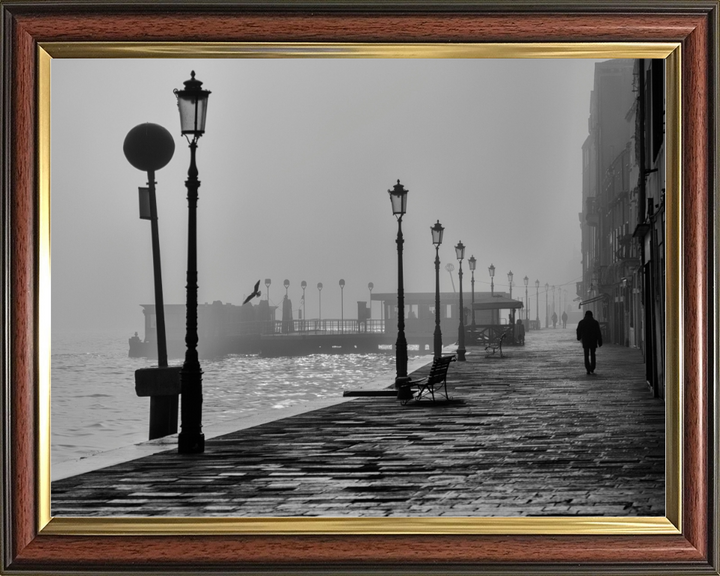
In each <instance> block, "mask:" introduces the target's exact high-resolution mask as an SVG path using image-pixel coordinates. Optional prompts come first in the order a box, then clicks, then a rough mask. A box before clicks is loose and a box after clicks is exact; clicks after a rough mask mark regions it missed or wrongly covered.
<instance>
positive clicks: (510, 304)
mask: <svg viewBox="0 0 720 576" xmlns="http://www.w3.org/2000/svg"><path fill="white" fill-rule="evenodd" d="M522 307H523V303H522V302H521V301H520V300H514V299H513V298H508V297H507V296H503V295H497V296H491V295H489V294H488V295H484V297H482V298H480V299H479V300H478V299H477V295H476V300H475V303H474V304H473V307H472V308H473V310H514V309H516V308H522Z"/></svg>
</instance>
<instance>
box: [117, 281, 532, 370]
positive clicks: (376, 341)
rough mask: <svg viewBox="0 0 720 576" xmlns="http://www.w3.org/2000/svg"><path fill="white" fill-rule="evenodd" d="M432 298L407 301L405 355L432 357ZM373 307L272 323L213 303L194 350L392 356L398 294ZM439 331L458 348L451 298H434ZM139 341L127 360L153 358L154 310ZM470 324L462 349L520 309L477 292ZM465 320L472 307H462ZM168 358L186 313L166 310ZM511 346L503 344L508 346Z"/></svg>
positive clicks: (179, 347)
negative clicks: (376, 312)
mask: <svg viewBox="0 0 720 576" xmlns="http://www.w3.org/2000/svg"><path fill="white" fill-rule="evenodd" d="M435 297H436V295H435V293H434V292H432V293H431V292H427V293H424V292H419V293H409V292H408V293H405V337H406V340H407V343H408V349H409V350H410V352H415V353H417V352H419V353H428V354H431V353H432V349H433V335H434V331H435V325H436V324H435V322H436V314H435ZM371 302H379V305H380V309H381V317H380V318H379V319H377V318H373V319H371V318H370V315H369V313H368V310H369V306H368V303H367V302H366V301H359V302H357V316H356V318H343V319H333V318H298V319H294V318H292V317H288V316H287V315H285V316H284V317H283V319H282V320H276V319H275V316H276V308H277V307H276V306H271V305H270V304H269V302H268V300H261V301H260V302H259V303H258V304H257V305H254V306H251V305H245V306H236V305H234V304H229V303H223V302H220V301H215V302H213V303H212V304H199V305H198V331H199V344H198V348H199V351H200V354H201V356H205V357H207V356H220V355H223V354H262V355H264V356H285V355H301V354H313V353H323V354H324V353H369V352H392V351H393V350H394V344H395V340H396V337H397V294H395V293H371ZM440 302H441V304H440V327H441V330H442V334H443V339H444V342H443V343H444V344H445V345H447V344H452V343H454V342H455V341H456V335H457V325H458V318H459V316H458V315H459V308H460V302H459V297H458V294H456V293H452V292H450V293H442V294H440ZM142 308H143V313H144V316H145V340H144V341H139V340H138V341H134V342H133V343H131V347H130V355H131V356H152V355H153V354H156V353H157V352H156V349H157V348H156V346H157V345H156V343H155V336H154V332H155V331H154V326H155V306H154V305H152V304H144V305H142ZM472 308H473V309H474V310H475V318H476V324H475V326H474V327H471V326H470V325H469V324H470V322H469V321H466V322H465V325H466V326H467V331H466V334H467V336H466V337H467V338H468V341H470V340H475V339H477V338H481V339H482V338H484V337H487V335H495V334H498V333H500V332H502V331H504V330H505V329H507V328H508V326H509V322H510V319H511V312H512V311H514V310H517V309H519V308H522V302H521V301H519V300H513V299H512V298H510V297H509V296H508V295H507V294H505V293H502V292H494V293H492V294H491V293H490V292H476V293H475V301H474V303H473V304H472ZM464 314H465V316H466V317H468V318H469V317H470V315H471V310H470V305H468V306H466V307H464ZM165 318H166V325H167V330H168V350H169V353H170V354H171V355H177V354H180V353H182V351H183V350H184V343H183V334H184V328H185V307H184V305H181V304H171V305H165ZM512 344H513V342H512V341H511V340H508V345H512Z"/></svg>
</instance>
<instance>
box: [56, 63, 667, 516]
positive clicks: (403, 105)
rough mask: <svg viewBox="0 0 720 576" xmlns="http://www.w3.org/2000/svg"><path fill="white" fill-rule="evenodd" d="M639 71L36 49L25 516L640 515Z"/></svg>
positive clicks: (650, 158)
mask: <svg viewBox="0 0 720 576" xmlns="http://www.w3.org/2000/svg"><path fill="white" fill-rule="evenodd" d="M665 79H666V72H665V63H664V61H663V60H652V59H590V58H515V59H514V58H428V59H426V58H323V57H312V58H304V57H295V58H282V57H274V58H273V57H256V58H253V57H248V58H193V59H189V58H165V59H154V58H142V59H129V58H128V59H125V58H94V59H92V58H58V59H55V60H53V61H52V66H51V101H50V102H51V132H50V134H51V138H50V150H51V173H50V182H51V212H50V217H51V251H52V254H51V263H52V273H51V279H52V285H51V287H52V288H51V297H52V322H51V363H50V372H51V400H50V408H51V440H50V455H51V480H52V481H51V512H52V515H53V516H56V517H89V516H90V517H172V518H177V517H188V518H190V517H193V518H194V517H200V518H205V517H228V518H235V517H238V518H256V517H267V518H288V517H315V518H322V517H327V518H330V517H340V518H386V517H396V518H437V517H448V518H496V517H521V518H525V517H557V516H569V517H586V516H587V517H631V518H632V517H659V518H662V517H664V516H665V515H666V504H665V502H666V500H665V499H666V477H665V470H666V424H665V423H666V405H665V403H666V397H667V394H666V386H665V384H666V374H665V372H666V368H665V367H666V357H665V356H666V318H665V316H666V274H665V260H666V250H667V245H666V220H665V190H666V170H665V164H666V162H665V153H666V145H665V132H666V126H665V122H666V115H665V110H666V88H665Z"/></svg>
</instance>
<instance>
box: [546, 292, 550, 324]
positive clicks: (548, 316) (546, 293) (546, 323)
mask: <svg viewBox="0 0 720 576" xmlns="http://www.w3.org/2000/svg"><path fill="white" fill-rule="evenodd" d="M549 291H550V284H548V283H547V282H545V328H547V327H548V326H550V324H549V323H548V318H549V316H548V292H549Z"/></svg>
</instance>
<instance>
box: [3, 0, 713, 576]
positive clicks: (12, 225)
mask: <svg viewBox="0 0 720 576" xmlns="http://www.w3.org/2000/svg"><path fill="white" fill-rule="evenodd" d="M0 11H1V16H2V20H1V21H0V25H1V26H2V30H1V32H2V44H1V46H0V50H2V54H1V56H2V77H1V78H0V93H1V94H2V106H1V108H0V113H1V114H2V117H1V118H0V120H1V123H0V125H1V127H2V141H1V144H0V146H2V148H0V157H1V158H2V165H1V166H0V186H1V187H2V189H1V194H2V196H1V198H2V204H1V207H2V208H1V210H2V211H1V215H2V231H3V233H2V235H0V238H1V242H2V252H1V253H0V254H1V258H2V271H1V274H2V276H1V277H2V309H1V312H0V314H2V321H3V322H2V326H3V332H2V347H1V348H0V354H1V355H2V356H1V358H0V360H1V366H2V378H3V387H2V391H3V392H2V396H1V400H2V410H3V415H4V416H9V418H3V425H2V428H0V432H1V433H2V450H3V453H2V458H3V464H4V465H3V469H2V478H1V480H2V499H3V502H2V505H3V518H2V524H1V525H0V529H1V530H2V541H1V542H0V544H1V545H2V557H1V558H0V571H4V572H5V573H8V574H11V573H18V574H24V573H29V572H36V571H48V572H53V571H58V572H59V571H88V572H110V571H115V570H117V571H126V572H134V573H137V572H142V571H166V570H168V571H173V572H197V571H223V572H225V571H232V572H243V573H250V572H252V573H276V574H277V573H299V572H309V573H321V572H323V573H333V574H335V573H348V572H355V573H357V572H362V573H394V574H396V573H402V572H412V573H419V572H423V573H432V572H442V573H450V572H483V573H507V572H520V573H526V572H531V571H532V572H536V573H560V572H562V573H569V572H573V573H600V572H602V573H613V574H619V573H623V574H630V573H644V574H647V573H657V574H680V573H692V574H718V573H720V572H719V570H718V558H717V555H718V551H717V547H718V546H717V540H718V535H717V529H718V526H717V521H718V516H717V504H716V502H715V491H714V489H713V488H712V487H713V486H714V483H715V482H716V481H717V478H716V477H715V463H714V454H715V451H716V446H715V432H716V430H717V422H715V410H714V403H715V401H716V399H715V398H714V396H713V394H714V386H713V382H714V378H715V377H716V374H715V373H714V371H715V365H714V360H713V359H714V353H713V350H714V346H715V341H714V330H715V323H714V317H715V310H714V307H713V306H714V293H715V292H714V291H715V287H714V277H715V276H714V275H715V265H716V264H715V261H716V256H717V255H716V254H715V252H714V239H715V224H714V221H715V212H714V210H715V208H714V197H715V194H716V186H717V182H716V170H717V167H716V161H715V159H716V153H717V152H716V147H715V146H716V137H717V135H716V132H715V123H716V118H715V110H716V105H717V101H716V99H717V84H716V70H717V48H718V35H717V19H718V2H717V0H714V1H694V0H687V1H682V0H670V1H661V0H656V1H654V2H631V1H630V0H624V1H620V2H602V3H598V2H595V1H593V0H591V1H589V2H588V1H586V2H582V3H579V2H572V1H571V2H555V3H552V4H548V3H541V2H539V1H538V2H532V3H529V2H525V1H524V0H522V1H520V2H517V1H516V2H510V1H509V0H507V1H506V2H505V3H498V2H496V3H487V2H485V3H484V2H474V1H466V2H448V3H434V2H424V1H418V2H405V3H395V2H380V1H378V2H327V3H320V2H315V3H312V4H311V3H305V4H302V3H300V4H298V3H291V2H290V1H282V0H280V1H277V2H243V1H242V0H237V1H232V0H230V1H227V2H214V3H197V2H172V3H171V2H169V1H167V0H165V1H161V2H153V1H149V2H138V1H132V0H131V1H129V2H123V1H122V0H121V1H119V2H111V1H107V0H89V1H78V2H67V1H58V2H55V1H52V0H50V1H47V0H46V1H45V2H39V1H37V0H35V1H27V2H23V1H14V0H5V1H3V2H2V4H1V5H0ZM130 40H137V41H143V42H147V41H185V42H189V41H195V42H197V41H247V42H263V41H268V42H280V41H295V42H300V41H302V42H405V43H411V42H543V41H544V42H566V41H585V42H600V41H648V42H650V41H662V42H680V43H682V122H683V129H682V130H683V134H682V136H683V142H682V155H683V175H682V177H683V193H682V212H683V215H684V220H683V221H684V226H683V230H682V232H681V236H682V243H683V258H684V271H685V274H684V278H683V279H682V280H681V281H682V283H683V291H684V292H683V293H684V301H683V310H684V327H685V330H686V338H685V341H684V343H683V347H684V364H683V374H684V381H685V387H686V388H685V396H684V406H683V415H682V416H683V420H684V426H685V435H684V440H683V483H684V491H683V502H682V506H683V533H682V535H676V536H672V535H671V536H667V535H666V536H601V537H589V536H580V535H563V536H500V535H495V536H493V535H487V536H485V535H483V536H477V535H448V536H437V535H436V536H427V535H423V536H404V535H392V536H382V535H359V536H350V535H330V536H314V535H303V536H280V535H275V536H199V535H189V536H172V537H170V536H147V537H137V536H113V537H77V536H47V535H42V534H38V529H37V520H36V519H37V497H36V496H37V495H36V475H37V464H36V454H35V437H36V422H35V416H34V413H35V408H34V407H35V394H36V381H37V349H36V344H35V343H36V336H37V281H36V278H37V245H38V230H37V214H38V212H37V210H38V206H37V193H36V121H37V100H36V88H37V76H36V75H37V69H36V48H37V44H38V42H49V41H56V42H57V41H67V42H77V41H130Z"/></svg>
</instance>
